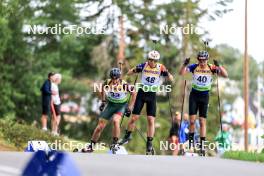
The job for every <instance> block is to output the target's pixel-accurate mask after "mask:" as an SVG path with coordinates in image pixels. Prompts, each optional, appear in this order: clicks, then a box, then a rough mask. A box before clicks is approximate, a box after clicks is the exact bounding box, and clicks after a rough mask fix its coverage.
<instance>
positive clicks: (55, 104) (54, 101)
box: [51, 73, 61, 136]
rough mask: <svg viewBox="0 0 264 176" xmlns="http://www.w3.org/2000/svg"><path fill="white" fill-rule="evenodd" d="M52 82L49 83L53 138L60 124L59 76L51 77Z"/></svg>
mask: <svg viewBox="0 0 264 176" xmlns="http://www.w3.org/2000/svg"><path fill="white" fill-rule="evenodd" d="M53 78H54V79H53V82H52V83H51V91H52V92H53V93H54V94H53V95H52V96H51V108H52V121H51V124H52V134H53V135H55V136H58V135H59V133H58V128H59V124H60V119H61V116H60V112H61V111H60V105H61V99H60V94H59V87H58V85H59V84H60V83H61V74H59V73H56V74H55V75H54V76H53Z"/></svg>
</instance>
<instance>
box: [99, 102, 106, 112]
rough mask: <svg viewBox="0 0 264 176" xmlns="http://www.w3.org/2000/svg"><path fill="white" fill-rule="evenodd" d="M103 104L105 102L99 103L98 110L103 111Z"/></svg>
mask: <svg viewBox="0 0 264 176" xmlns="http://www.w3.org/2000/svg"><path fill="white" fill-rule="evenodd" d="M105 104H106V103H105V102H104V101H103V102H102V104H101V105H100V107H99V110H100V111H103V110H104V108H105Z"/></svg>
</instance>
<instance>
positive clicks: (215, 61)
mask: <svg viewBox="0 0 264 176" xmlns="http://www.w3.org/2000/svg"><path fill="white" fill-rule="evenodd" d="M213 61H214V65H215V66H217V67H219V66H220V64H219V62H218V61H217V60H215V59H214V60H213Z"/></svg>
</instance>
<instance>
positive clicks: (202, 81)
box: [197, 76, 207, 83]
mask: <svg viewBox="0 0 264 176" xmlns="http://www.w3.org/2000/svg"><path fill="white" fill-rule="evenodd" d="M197 81H199V82H201V83H206V81H207V77H206V76H199V77H198V78H197Z"/></svg>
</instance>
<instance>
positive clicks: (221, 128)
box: [216, 73, 223, 137]
mask: <svg viewBox="0 0 264 176" xmlns="http://www.w3.org/2000/svg"><path fill="white" fill-rule="evenodd" d="M216 84H217V97H218V113H219V120H220V130H221V134H222V135H221V136H222V137H223V127H222V115H221V102H220V92H219V83H218V73H216Z"/></svg>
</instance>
